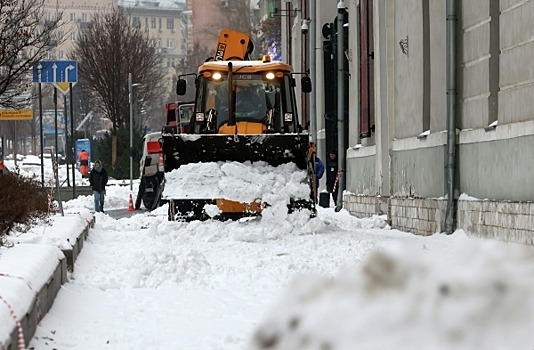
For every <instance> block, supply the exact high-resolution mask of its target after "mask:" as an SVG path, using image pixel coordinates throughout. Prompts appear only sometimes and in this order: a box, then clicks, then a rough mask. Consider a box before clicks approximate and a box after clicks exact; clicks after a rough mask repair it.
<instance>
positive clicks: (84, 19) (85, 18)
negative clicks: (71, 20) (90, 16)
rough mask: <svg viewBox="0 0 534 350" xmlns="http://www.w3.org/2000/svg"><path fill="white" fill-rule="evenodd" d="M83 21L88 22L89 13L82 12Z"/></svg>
mask: <svg viewBox="0 0 534 350" xmlns="http://www.w3.org/2000/svg"><path fill="white" fill-rule="evenodd" d="M82 22H83V23H85V22H87V13H82Z"/></svg>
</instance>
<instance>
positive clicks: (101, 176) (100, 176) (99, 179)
mask: <svg viewBox="0 0 534 350" xmlns="http://www.w3.org/2000/svg"><path fill="white" fill-rule="evenodd" d="M107 183H108V173H107V172H106V169H104V166H103V165H102V162H101V161H100V160H97V161H96V162H95V165H94V166H93V169H91V172H90V173H89V184H90V185H91V188H92V189H93V197H94V199H95V212H101V213H103V212H104V199H105V196H106V185H107Z"/></svg>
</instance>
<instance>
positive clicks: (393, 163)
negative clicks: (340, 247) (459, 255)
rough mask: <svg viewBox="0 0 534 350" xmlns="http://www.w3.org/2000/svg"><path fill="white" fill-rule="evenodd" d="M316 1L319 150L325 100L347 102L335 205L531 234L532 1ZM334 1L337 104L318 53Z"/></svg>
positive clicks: (324, 49) (515, 237)
mask: <svg viewBox="0 0 534 350" xmlns="http://www.w3.org/2000/svg"><path fill="white" fill-rule="evenodd" d="M315 2H316V6H317V11H316V13H315V14H311V13H309V17H310V19H311V20H313V19H316V24H317V25H316V38H317V41H316V43H315V44H316V45H315V49H312V50H311V51H314V52H315V54H316V59H317V62H318V63H317V65H316V72H315V75H316V77H317V79H316V82H315V83H316V84H315V87H316V92H317V95H316V96H317V100H316V103H317V113H316V117H317V124H318V131H317V138H318V145H319V149H320V150H321V151H320V152H323V153H324V152H325V150H326V149H327V145H329V144H330V145H331V144H332V140H329V137H330V135H329V133H328V127H327V125H328V120H327V119H328V116H329V115H330V114H329V110H332V109H334V110H336V109H337V111H339V110H344V111H345V110H346V113H345V114H344V119H346V128H347V130H346V135H347V136H346V140H345V142H344V143H343V144H344V145H345V147H344V149H342V150H340V154H341V156H342V157H344V162H345V165H346V166H345V169H344V170H345V172H344V173H343V175H344V176H343V177H344V182H343V183H342V185H343V188H344V190H345V191H344V197H343V206H344V207H345V208H346V209H347V210H348V211H349V212H351V213H352V214H353V215H356V216H370V215H373V214H387V215H388V220H389V222H390V224H391V226H392V227H393V228H398V229H401V230H406V231H410V232H414V233H416V234H422V235H428V234H433V233H436V232H447V233H451V231H453V230H455V229H463V230H464V231H466V232H467V233H469V234H473V235H480V236H482V237H490V238H498V239H503V240H510V241H515V242H522V243H529V244H531V243H533V238H534V204H532V201H533V200H534V187H533V186H532V181H533V180H532V176H531V175H530V174H532V172H533V170H534V159H533V158H534V153H533V152H532V151H531V150H532V149H533V148H534V102H533V101H534V100H533V99H532V98H531V96H532V90H533V89H534V84H533V81H534V79H533V75H534V69H532V68H531V67H532V59H531V57H532V51H533V50H534V39H532V38H533V37H534V28H533V27H532V26H531V25H530V23H531V22H532V20H533V19H534V18H533V16H534V15H532V14H533V13H534V11H533V10H534V1H512V0H476V1H472V0H469V1H467V0H463V1H462V0H456V1H454V0H449V1H441V0H429V1H416V0H399V1H388V0H350V1H344V2H338V1H336V2H328V3H326V2H324V3H323V2H321V1H315ZM283 3H286V4H285V5H286V6H288V7H291V8H300V7H302V8H306V7H308V8H309V6H310V0H308V1H296V0H295V1H288V2H283ZM340 3H342V6H341V7H343V8H344V9H345V11H346V15H345V16H346V20H345V21H344V22H341V23H343V27H344V28H345V31H344V33H343V36H344V37H345V38H344V39H345V45H344V47H343V50H342V52H343V55H342V56H344V57H343V65H344V67H346V68H344V70H343V71H344V74H345V76H346V83H345V82H343V83H341V82H340V81H334V83H335V87H336V88H337V87H339V86H340V85H341V87H342V89H343V94H346V98H345V99H344V101H343V103H344V105H342V106H335V104H336V100H335V99H334V100H332V99H330V100H328V99H327V98H326V97H327V96H328V95H329V93H328V91H327V90H328V88H329V84H330V85H332V82H331V81H330V80H329V79H330V78H329V77H328V76H327V74H326V73H328V72H329V71H327V70H326V69H327V68H328V67H327V65H326V64H325V61H327V60H328V59H329V58H328V57H329V56H328V54H330V55H337V53H336V50H333V51H332V50H331V48H330V49H329V48H328V45H331V44H333V45H334V46H335V45H336V42H332V41H330V42H329V41H328V40H329V39H328V35H329V34H332V35H334V36H337V35H338V33H339V32H338V31H337V29H336V22H335V21H336V18H337V12H338V6H339V5H340ZM299 15H300V13H299V14H298V15H297V16H296V17H295V18H294V22H293V26H292V27H288V28H286V29H285V30H287V31H289V32H290V33H291V34H290V35H288V36H286V40H287V38H294V37H295V36H298V35H299V34H300V33H299V32H300V27H299V25H300V23H299V21H301V20H302V19H305V18H306V17H300V18H299V17H298V16H299ZM314 15H315V16H314ZM332 24H333V27H334V28H333V29H334V30H330V29H331V25H332ZM325 26H326V28H325ZM293 40H294V39H293ZM305 40H309V39H308V38H305ZM293 44H296V43H295V42H294V43H293ZM288 46H291V47H292V50H295V49H296V50H298V51H299V52H298V53H297V55H298V54H304V55H306V54H309V51H310V50H309V49H308V50H306V49H304V48H303V47H298V45H288V42H286V45H285V47H288ZM311 46H312V47H313V46H314V45H313V44H312V45H311ZM448 58H449V59H448ZM304 68H306V67H304ZM336 68H337V67H336ZM325 72H326V73H325ZM327 81H328V82H329V83H326V82H327ZM335 94H336V91H334V95H335ZM332 101H334V102H332ZM340 115H342V116H343V114H339V113H337V114H336V116H337V117H339V116H340ZM450 194H452V195H450ZM451 220H452V221H451Z"/></svg>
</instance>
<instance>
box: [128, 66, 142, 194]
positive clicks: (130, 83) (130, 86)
mask: <svg viewBox="0 0 534 350" xmlns="http://www.w3.org/2000/svg"><path fill="white" fill-rule="evenodd" d="M132 80H133V79H132V73H128V104H129V105H130V191H133V88H134V87H136V86H141V84H139V83H134V82H133V81H132Z"/></svg>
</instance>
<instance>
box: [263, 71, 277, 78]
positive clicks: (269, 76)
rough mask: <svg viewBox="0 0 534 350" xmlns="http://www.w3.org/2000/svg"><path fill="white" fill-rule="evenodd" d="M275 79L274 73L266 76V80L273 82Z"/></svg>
mask: <svg viewBox="0 0 534 350" xmlns="http://www.w3.org/2000/svg"><path fill="white" fill-rule="evenodd" d="M274 77H275V76H274V73H273V72H269V73H267V74H265V78H266V79H267V80H273V79H274Z"/></svg>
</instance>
